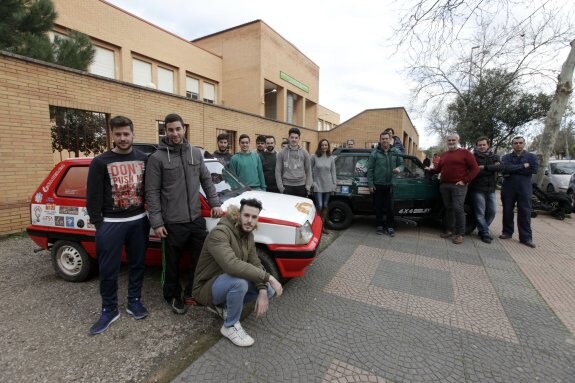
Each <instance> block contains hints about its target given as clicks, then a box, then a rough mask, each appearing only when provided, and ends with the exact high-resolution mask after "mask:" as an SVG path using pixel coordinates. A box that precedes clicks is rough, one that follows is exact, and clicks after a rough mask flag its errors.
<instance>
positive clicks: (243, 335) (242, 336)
mask: <svg viewBox="0 0 575 383" xmlns="http://www.w3.org/2000/svg"><path fill="white" fill-rule="evenodd" d="M220 332H221V333H222V335H223V336H225V337H226V338H228V339H229V340H231V341H232V343H233V344H235V345H236V346H240V347H249V346H251V345H252V344H254V338H252V337H251V336H249V335H248V333H247V332H246V331H245V330H244V328H243V327H242V325H241V324H240V322H236V323H235V324H234V325H233V326H232V327H226V326H222V328H221V329H220Z"/></svg>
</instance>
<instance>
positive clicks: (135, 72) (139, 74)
mask: <svg viewBox="0 0 575 383" xmlns="http://www.w3.org/2000/svg"><path fill="white" fill-rule="evenodd" d="M132 80H133V81H132V82H133V83H134V84H136V85H142V86H150V85H153V84H154V83H153V82H152V64H150V63H147V62H144V61H140V60H138V59H132Z"/></svg>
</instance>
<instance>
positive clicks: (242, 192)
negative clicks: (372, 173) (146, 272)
mask: <svg viewBox="0 0 575 383" xmlns="http://www.w3.org/2000/svg"><path fill="white" fill-rule="evenodd" d="M91 160H92V159H91V158H78V159H68V160H64V161H62V162H60V163H59V164H57V165H56V166H55V167H54V169H53V170H52V171H51V172H50V174H49V175H48V176H47V177H46V179H45V180H44V181H43V182H42V183H41V185H40V186H38V189H37V190H36V192H35V193H34V195H33V196H32V202H31V205H30V216H31V221H32V222H31V224H30V226H28V228H27V229H26V231H27V233H28V235H29V237H30V238H31V239H32V240H33V241H34V242H35V243H36V244H38V245H39V246H40V247H41V248H42V249H46V250H50V251H51V254H52V263H53V266H54V270H55V271H56V274H57V275H58V276H60V277H61V278H63V279H65V280H68V281H73V282H77V281H83V280H86V279H87V278H89V277H90V275H92V273H93V271H94V270H96V269H97V267H96V262H95V258H96V248H95V242H94V237H95V228H94V226H93V225H91V224H90V223H89V217H88V214H87V211H86V179H87V177H88V168H89V166H90V162H91ZM205 163H206V166H207V167H208V169H209V171H210V173H211V174H212V181H213V182H214V185H215V187H216V191H217V192H218V195H219V197H220V200H221V201H222V209H223V211H224V213H225V211H226V210H227V208H228V206H230V205H232V204H234V205H236V206H239V205H240V203H239V201H240V200H241V199H242V198H257V199H258V200H260V201H261V202H262V205H263V210H262V212H261V213H260V218H259V221H258V228H257V229H256V231H255V232H254V235H255V240H256V243H257V247H258V255H259V256H260V259H261V261H262V264H263V265H264V267H265V268H266V269H267V270H268V272H270V273H271V274H273V275H274V276H275V277H277V278H282V279H286V278H293V277H299V276H301V275H303V274H304V272H305V269H306V267H307V266H308V265H309V264H310V263H311V262H312V261H313V258H314V257H315V254H316V250H317V246H318V244H319V241H320V239H321V229H322V221H321V218H320V217H319V216H318V215H317V214H316V211H315V207H314V205H313V203H312V201H311V200H309V199H307V198H300V197H294V196H289V195H284V194H276V193H267V192H263V191H254V190H249V187H247V186H246V185H245V184H244V183H243V182H242V181H241V180H239V179H238V178H237V177H236V176H235V175H234V174H232V173H231V172H229V171H228V170H227V169H225V168H224V167H223V166H222V165H221V164H220V163H219V162H218V161H216V160H211V159H206V160H205ZM200 199H201V204H202V215H203V216H204V217H205V219H206V223H207V227H208V230H211V229H212V228H213V227H214V226H215V225H216V224H217V221H218V219H215V218H211V217H210V209H209V205H208V203H207V200H206V199H205V198H204V194H203V191H202V196H201V197H200ZM152 234H153V231H152V230H151V231H150V240H149V243H148V251H147V254H146V264H147V265H153V266H161V265H162V250H161V247H162V246H161V241H160V239H159V238H158V237H155V236H154V235H152ZM125 260H126V254H125V253H124V254H123V261H125Z"/></svg>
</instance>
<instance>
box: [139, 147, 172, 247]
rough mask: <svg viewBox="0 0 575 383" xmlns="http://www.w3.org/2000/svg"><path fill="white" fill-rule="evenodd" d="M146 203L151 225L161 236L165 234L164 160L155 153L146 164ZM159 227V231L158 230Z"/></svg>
mask: <svg viewBox="0 0 575 383" xmlns="http://www.w3.org/2000/svg"><path fill="white" fill-rule="evenodd" d="M144 190H145V191H146V203H147V205H148V216H149V218H150V226H151V227H152V229H154V231H155V232H156V234H157V235H159V236H160V237H163V236H165V234H167V233H165V232H164V231H165V229H164V230H163V228H164V219H163V218H162V202H161V193H162V162H161V160H160V159H158V158H156V157H155V156H154V155H153V154H152V155H151V156H150V157H149V158H148V163H147V166H146V185H145V189H144ZM156 229H157V231H156Z"/></svg>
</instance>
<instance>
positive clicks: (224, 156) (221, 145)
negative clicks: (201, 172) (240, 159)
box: [212, 133, 232, 166]
mask: <svg viewBox="0 0 575 383" xmlns="http://www.w3.org/2000/svg"><path fill="white" fill-rule="evenodd" d="M212 156H213V157H214V158H215V159H217V160H218V161H220V163H221V164H222V165H224V166H228V164H229V163H230V160H231V158H232V154H231V153H230V151H229V150H228V135H227V134H226V133H222V134H218V149H217V150H214V153H212Z"/></svg>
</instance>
